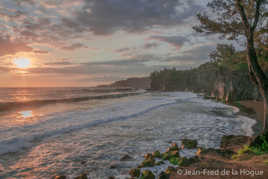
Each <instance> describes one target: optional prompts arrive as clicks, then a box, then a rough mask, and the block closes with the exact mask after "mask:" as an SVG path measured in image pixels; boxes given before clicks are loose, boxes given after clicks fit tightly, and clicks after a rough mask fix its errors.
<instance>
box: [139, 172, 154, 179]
mask: <svg viewBox="0 0 268 179" xmlns="http://www.w3.org/2000/svg"><path fill="white" fill-rule="evenodd" d="M141 179H155V175H154V174H153V172H151V171H150V170H144V171H143V172H142V175H141Z"/></svg>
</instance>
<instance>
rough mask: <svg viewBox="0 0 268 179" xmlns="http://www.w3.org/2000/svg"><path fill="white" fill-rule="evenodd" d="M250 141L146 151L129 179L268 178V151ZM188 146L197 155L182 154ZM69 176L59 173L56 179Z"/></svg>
mask: <svg viewBox="0 0 268 179" xmlns="http://www.w3.org/2000/svg"><path fill="white" fill-rule="evenodd" d="M267 137H268V135H267ZM250 142H251V138H250V137H247V136H225V137H223V138H222V141H221V147H220V148H219V149H204V148H198V143H197V141H195V140H189V139H184V140H182V145H181V146H180V147H179V146H178V145H177V144H176V143H172V144H171V146H170V147H169V148H168V149H167V150H166V151H165V152H163V153H160V152H159V151H155V152H153V153H148V154H145V155H144V161H143V162H142V163H141V164H140V165H138V166H137V167H136V168H133V169H131V170H130V171H129V175H130V177H129V179H212V178H213V179H215V178H216V179H218V178H219V179H220V178H228V179H229V178H238V179H240V178H241V179H244V178H246V179H247V178H258V179H267V178H268V154H261V155H256V154H255V153H253V152H251V151H247V150H245V149H243V148H245V146H248V145H250ZM185 149H186V150H187V149H197V150H196V151H197V152H196V155H195V156H193V157H181V156H180V151H181V150H185ZM127 157H130V156H127ZM124 158H126V157H124ZM126 160H127V159H126ZM161 165H162V166H164V167H162V169H163V168H164V170H163V171H158V172H157V173H156V172H155V170H154V168H155V167H157V168H161V167H159V166H161ZM66 178H67V177H65V176H55V177H54V178H53V179H66ZM74 179H88V176H87V174H82V175H80V176H77V177H76V178H74ZM108 179H116V177H113V176H110V177H109V178H108Z"/></svg>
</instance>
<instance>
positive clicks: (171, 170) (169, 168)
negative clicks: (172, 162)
mask: <svg viewBox="0 0 268 179" xmlns="http://www.w3.org/2000/svg"><path fill="white" fill-rule="evenodd" d="M173 172H176V168H174V167H170V166H169V167H168V168H167V169H166V171H165V173H166V174H168V175H170V174H171V173H173Z"/></svg>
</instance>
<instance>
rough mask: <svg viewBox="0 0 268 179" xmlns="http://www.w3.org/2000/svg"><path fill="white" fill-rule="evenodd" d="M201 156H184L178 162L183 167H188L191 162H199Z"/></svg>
mask: <svg viewBox="0 0 268 179" xmlns="http://www.w3.org/2000/svg"><path fill="white" fill-rule="evenodd" d="M199 161H200V160H199V158H198V157H192V158H186V157H183V158H181V159H180V160H179V162H178V164H179V165H180V166H181V167H188V166H190V165H191V164H193V163H197V162H199Z"/></svg>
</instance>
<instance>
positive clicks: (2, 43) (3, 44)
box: [0, 36, 33, 56]
mask: <svg viewBox="0 0 268 179" xmlns="http://www.w3.org/2000/svg"><path fill="white" fill-rule="evenodd" d="M32 51H33V48H32V47H30V46H29V45H28V44H27V43H24V42H22V41H21V40H18V39H13V40H12V39H11V38H10V37H9V36H5V37H1V36H0V56H5V55H15V54H16V53H18V52H32Z"/></svg>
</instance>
